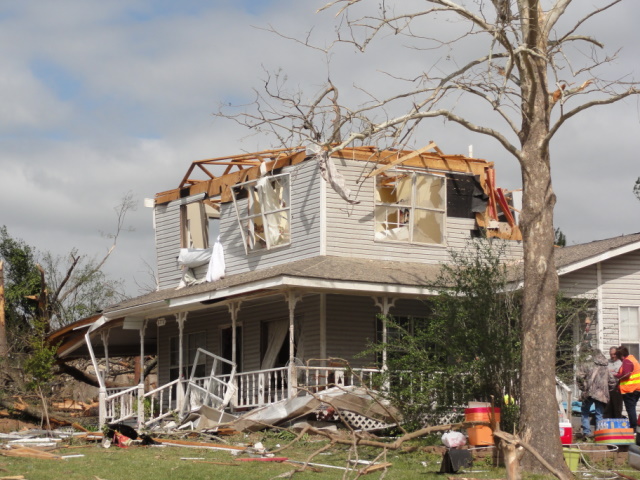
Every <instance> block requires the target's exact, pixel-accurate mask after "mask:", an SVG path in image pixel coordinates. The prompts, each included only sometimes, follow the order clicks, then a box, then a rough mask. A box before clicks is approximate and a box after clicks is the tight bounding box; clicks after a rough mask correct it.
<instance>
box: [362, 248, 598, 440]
mask: <svg viewBox="0 0 640 480" xmlns="http://www.w3.org/2000/svg"><path fill="white" fill-rule="evenodd" d="M451 255H452V263H451V264H445V265H443V266H442V271H441V273H440V275H439V277H438V279H437V281H436V282H435V284H434V285H433V286H432V288H434V289H435V290H436V291H437V292H438V293H437V295H436V297H434V299H433V300H432V301H429V302H428V304H426V305H425V314H424V316H423V317H421V318H412V319H407V318H402V319H400V318H393V317H390V318H388V319H387V322H388V328H389V334H388V341H387V343H386V344H382V343H377V344H375V345H372V346H371V350H370V351H373V352H376V353H381V352H382V351H383V350H385V349H386V351H387V364H388V375H389V377H388V380H389V384H390V386H391V389H390V395H391V399H392V400H393V402H394V404H395V405H396V406H398V408H400V409H401V411H402V412H403V414H404V416H405V419H407V420H408V421H409V422H414V423H419V422H421V421H422V420H423V419H424V418H425V415H428V414H430V413H437V412H438V411H449V410H450V409H451V407H452V406H461V405H466V404H467V403H468V402H469V401H487V402H490V401H493V402H495V404H496V406H501V407H502V408H503V409H504V412H505V413H506V415H505V418H504V419H503V423H502V426H503V429H504V430H507V431H511V430H512V428H513V427H514V426H515V425H516V424H517V418H516V416H515V415H514V414H515V413H517V406H518V405H519V404H520V401H521V388H520V366H521V365H520V364H521V361H522V344H521V338H522V325H521V308H522V292H521V291H519V290H516V289H514V288H513V287H514V285H515V283H516V281H517V279H519V278H520V274H521V272H520V271H519V270H518V269H517V268H514V267H512V268H511V269H510V268H509V267H508V266H507V262H505V244H504V243H503V242H501V241H499V240H494V241H491V242H489V241H486V240H480V239H479V240H475V241H472V242H470V243H469V244H468V245H467V247H466V248H465V249H464V250H463V251H452V252H451ZM592 303H593V301H591V300H572V299H567V298H564V297H563V296H562V295H560V294H559V295H558V298H557V301H556V304H557V315H558V318H557V331H556V335H557V337H558V342H557V346H556V359H557V360H556V369H557V374H558V376H559V377H560V378H561V379H562V380H563V381H565V382H566V381H571V380H572V378H573V365H574V362H575V358H574V352H575V345H576V343H577V342H580V341H582V340H584V339H585V337H584V332H581V331H580V330H579V329H578V326H579V325H580V324H581V323H580V322H579V319H580V318H582V317H585V316H586V315H587V312H589V310H590V309H591V308H592V307H593V305H592ZM370 351H369V352H370ZM407 372H411V373H407ZM416 380H418V381H419V382H420V383H418V384H416ZM505 398H506V399H508V401H507V402H506V403H504V399H505ZM434 407H436V411H435V412H434V411H433V408H434Z"/></svg>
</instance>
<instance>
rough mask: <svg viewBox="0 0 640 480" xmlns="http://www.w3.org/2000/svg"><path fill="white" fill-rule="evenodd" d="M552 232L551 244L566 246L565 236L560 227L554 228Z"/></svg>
mask: <svg viewBox="0 0 640 480" xmlns="http://www.w3.org/2000/svg"><path fill="white" fill-rule="evenodd" d="M554 233H555V240H554V241H553V244H554V245H555V246H556V247H566V246H567V237H566V236H565V234H564V233H562V230H560V227H558V228H556V229H555V230H554Z"/></svg>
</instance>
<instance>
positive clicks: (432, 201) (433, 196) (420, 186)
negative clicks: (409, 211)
mask: <svg viewBox="0 0 640 480" xmlns="http://www.w3.org/2000/svg"><path fill="white" fill-rule="evenodd" d="M444 191H445V190H444V179H443V178H441V177H432V176H428V175H418V176H417V178H416V206H417V207H426V208H436V209H438V210H443V209H444Z"/></svg>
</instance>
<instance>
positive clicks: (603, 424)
mask: <svg viewBox="0 0 640 480" xmlns="http://www.w3.org/2000/svg"><path fill="white" fill-rule="evenodd" d="M614 428H631V426H630V425H629V420H627V419H626V418H604V419H602V420H600V421H599V422H598V424H597V425H596V430H611V429H614Z"/></svg>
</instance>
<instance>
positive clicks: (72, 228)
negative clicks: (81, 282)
mask: <svg viewBox="0 0 640 480" xmlns="http://www.w3.org/2000/svg"><path fill="white" fill-rule="evenodd" d="M409 3H410V2H409V0H404V2H403V5H405V6H407V5H409ZM414 3H415V5H423V2H420V1H417V0H416V1H415V2H413V3H411V5H413V4H414ZM363 4H364V2H363ZM158 5H163V6H164V7H166V8H173V11H168V10H167V11H159V10H158V8H159V7H158ZM177 5H178V4H174V3H172V2H169V3H166V4H165V3H164V2H154V1H151V0H136V1H134V0H118V1H116V0H113V1H109V2H103V1H98V0H59V1H56V2H50V1H46V0H24V1H21V2H11V5H9V6H7V5H3V6H2V7H0V55H2V58H3V63H2V64H1V65H0V138H3V140H4V142H3V148H2V149H1V150H0V172H1V174H0V203H1V204H2V209H0V225H2V224H4V225H7V227H8V228H9V231H10V233H11V234H14V235H16V236H19V237H22V238H23V239H24V240H25V241H27V242H28V243H30V244H33V245H35V246H37V247H38V248H41V249H49V250H52V251H54V252H57V253H63V252H66V251H68V250H69V249H70V248H71V247H74V246H75V247H78V248H80V249H81V250H82V251H84V252H87V253H89V254H100V253H102V252H104V250H105V248H106V247H107V246H108V244H109V242H108V240H106V239H104V238H102V237H101V236H100V233H99V232H100V230H103V231H109V230H111V229H112V225H113V222H114V220H115V216H114V213H113V207H114V206H115V205H116V204H117V203H118V201H119V200H120V198H121V197H122V195H123V194H125V193H126V192H127V191H130V190H131V191H132V192H133V193H134V195H135V196H136V197H137V198H138V200H139V201H140V203H141V202H142V199H143V198H144V197H152V196H153V195H154V193H155V192H158V191H163V190H167V189H171V188H175V187H176V186H177V184H178V182H179V181H180V180H181V179H182V177H183V175H184V173H185V172H186V169H187V168H188V166H189V164H190V163H191V161H193V160H195V159H202V158H210V157H216V156H222V155H229V154H233V153H237V152H239V151H252V150H257V149H260V148H268V147H270V146H271V144H270V142H271V141H272V139H267V138H264V137H251V136H250V137H248V138H247V135H248V134H249V133H250V132H247V131H244V130H242V129H241V128H239V127H238V126H237V125H235V124H233V123H231V122H225V121H223V120H221V119H217V118H215V117H213V116H212V113H213V112H214V111H215V110H216V108H217V105H218V103H219V102H224V101H230V100H231V101H234V102H238V101H242V100H246V99H249V98H251V97H252V93H251V92H252V88H261V80H262V79H263V78H264V76H265V74H264V71H263V66H264V68H266V69H268V70H270V71H273V70H276V69H278V68H280V67H282V68H283V70H284V71H285V72H287V75H288V78H289V85H290V88H292V89H297V88H300V89H302V90H304V91H305V92H307V95H308V96H312V95H313V94H314V93H315V92H316V91H317V90H318V89H319V88H320V86H321V85H322V84H323V82H324V81H325V80H326V78H327V66H326V64H325V61H326V58H325V57H324V55H323V54H321V53H320V52H317V51H311V50H309V49H306V48H304V47H302V46H300V45H298V44H295V43H294V42H292V41H289V40H286V39H284V38H282V37H278V36H277V35H275V34H273V33H269V32H266V31H264V30H261V29H258V28H254V27H255V26H257V27H263V28H267V27H268V25H272V26H273V28H274V29H276V30H277V31H279V32H281V33H282V34H283V35H287V36H292V37H297V38H304V36H305V35H306V32H308V31H309V30H310V29H311V27H314V31H313V33H312V35H311V39H312V40H314V41H316V42H317V43H318V44H321V45H323V44H326V43H328V40H326V39H329V38H331V34H332V32H333V29H334V23H333V15H334V13H335V11H329V12H323V13H320V14H314V11H315V9H316V8H318V7H320V6H322V5H323V2H319V3H318V2H300V1H293V0H279V1H273V2H268V3H262V4H260V5H261V10H260V12H259V13H258V14H255V13H251V12H249V11H247V10H243V9H242V8H241V5H240V4H239V3H238V2H232V1H217V2H210V3H208V4H204V3H203V2H195V3H192V4H189V3H185V4H184V5H185V6H184V7H183V10H182V11H180V8H181V7H180V6H177ZM203 5H204V6H203ZM372 5H373V4H372ZM590 6H591V5H590V4H589V5H586V3H585V2H573V3H572V8H574V9H575V11H576V12H577V11H579V10H583V9H584V8H586V7H590ZM192 7H193V8H196V9H197V11H196V12H195V13H194V12H193V11H189V10H188V9H189V8H192ZM406 8H409V7H406ZM639 13H640V5H639V4H637V2H633V1H625V2H622V4H620V5H619V6H616V7H615V9H613V10H612V11H611V12H610V13H608V14H607V16H606V17H602V18H606V19H607V20H608V22H609V23H605V22H588V23H587V24H586V25H585V27H584V28H583V29H582V30H581V32H582V33H585V32H590V31H597V33H598V35H596V37H598V38H599V39H601V40H603V41H605V42H606V43H607V44H608V45H610V47H609V49H610V51H615V48H613V47H614V46H616V45H624V46H625V48H624V49H623V51H622V52H621V54H620V61H619V62H618V63H617V64H616V65H615V67H614V69H613V70H612V75H613V76H619V75H621V74H622V73H621V72H630V71H633V70H637V66H638V60H639V59H640V52H639V49H640V41H638V40H640V38H638V37H639V35H640V33H638V32H639V31H638V30H637V29H636V28H635V25H634V24H633V22H634V21H635V19H637V18H638V16H639V15H638V14H639ZM457 28H460V26H459V25H456V24H451V23H450V22H441V23H437V24H434V25H432V26H431V27H430V30H429V35H432V36H437V35H438V34H439V32H441V31H446V32H453V31H454V30H455V29H457ZM406 43H407V38H406V37H402V36H393V35H388V36H386V37H385V38H383V39H381V40H380V41H379V42H377V43H375V44H373V45H372V51H371V55H362V54H359V53H356V52H355V49H354V48H353V47H352V46H349V45H343V46H341V47H340V48H338V49H337V50H336V53H335V54H332V55H331V56H330V66H329V72H330V74H331V77H332V79H333V80H334V82H335V83H336V85H338V86H339V88H340V96H341V99H342V100H345V101H348V102H349V103H351V104H357V103H358V102H360V101H362V100H363V99H364V98H365V96H364V95H363V94H362V92H360V91H359V90H358V89H356V88H354V86H362V87H364V88H367V89H368V90H370V91H372V92H375V93H377V94H380V95H382V94H386V93H388V92H389V91H392V90H391V89H392V88H396V87H395V86H394V87H391V86H390V83H389V80H390V77H389V76H388V75H385V74H384V73H382V72H387V73H391V74H393V75H397V76H407V77H410V76H415V75H416V74H417V73H416V72H422V71H425V70H427V71H430V72H432V73H436V72H438V70H439V69H440V67H441V66H442V68H445V67H447V68H448V65H451V64H453V63H454V62H455V61H458V62H459V61H460V59H459V58H456V57H451V58H447V56H446V55H440V54H439V56H437V57H433V54H432V52H430V51H425V50H410V49H404V48H401V47H402V46H403V45H404V44H406ZM472 47H474V45H472V46H471V47H470V50H468V51H467V52H466V54H467V55H471V54H473V53H474V51H473V50H472ZM476 48H477V47H476ZM586 53H590V52H588V51H587V52H586ZM43 62H44V63H43ZM38 66H40V69H39V70H38V68H37V67H38ZM49 74H50V75H49ZM47 75H49V76H47ZM469 106H470V105H466V107H469ZM461 108H462V106H461ZM480 118H483V117H480ZM639 127H640V125H639V114H638V104H637V102H636V101H635V100H629V101H627V102H624V103H621V104H620V105H615V106H610V107H602V108H601V109H597V110H593V111H592V112H590V113H587V114H585V115H582V116H579V117H576V118H575V119H573V120H571V121H570V122H569V123H568V124H567V125H566V126H565V128H564V130H563V131H562V133H560V134H559V135H558V138H557V139H556V140H555V141H554V143H553V145H552V162H553V171H554V185H555V190H556V193H557V195H558V204H557V208H556V219H557V224H558V225H559V226H560V227H561V228H562V229H563V231H564V232H565V233H566V234H567V236H568V238H569V241H570V242H573V241H588V240H591V239H594V238H602V237H605V236H607V235H615V234H619V233H623V232H625V233H631V232H634V231H639V230H640V228H639V225H638V222H637V221H636V219H637V218H638V215H637V214H636V212H637V213H640V202H638V201H637V200H636V199H635V198H634V197H633V195H632V194H631V188H632V185H633V180H634V179H635V178H636V177H637V176H639V175H640V168H638V167H637V162H636V161H635V158H636V157H637V152H638V151H640V148H639V147H640V145H639V143H640V140H639V139H640V135H638V133H639V132H638V129H639ZM421 133H422V138H421V139H417V140H416V144H420V146H421V145H424V144H426V143H427V142H428V141H429V140H432V139H433V140H435V141H436V142H437V143H438V144H439V145H440V146H441V148H442V149H443V150H445V151H446V152H448V153H466V152H467V148H468V145H469V144H473V145H474V151H475V154H476V155H477V156H479V157H481V158H485V159H488V160H492V161H495V163H496V167H497V169H498V181H499V183H500V184H501V185H504V186H507V187H518V186H519V184H520V173H519V170H518V167H517V163H516V161H515V160H514V159H513V158H511V157H510V156H509V155H508V154H506V153H505V152H504V151H503V150H502V149H501V147H500V146H499V145H498V144H497V142H495V141H494V140H491V139H488V138H486V137H482V136H477V135H472V134H469V133H468V132H467V131H466V130H464V129H462V128H460V127H457V126H455V125H452V124H450V123H443V122H442V121H435V122H430V123H428V124H425V125H424V128H423V130H422V132H421ZM7 205H10V208H7V207H6V206H7ZM129 223H130V224H134V225H135V226H136V231H135V232H134V233H130V234H126V235H125V236H123V237H122V240H121V243H120V245H119V247H118V249H117V250H116V253H115V254H114V257H113V258H112V260H111V261H110V265H109V268H108V271H109V272H110V273H112V274H115V275H116V276H122V277H126V278H127V280H128V281H130V278H131V277H132V276H133V275H135V274H136V272H137V271H139V270H141V269H143V267H141V265H142V263H143V262H142V261H141V257H142V258H143V259H144V261H146V262H148V263H153V260H154V256H155V253H154V252H153V238H152V230H151V211H150V210H149V209H145V208H143V207H142V206H140V207H139V208H138V210H137V211H136V212H132V213H131V216H130V221H129ZM132 293H136V292H135V291H134V292H132Z"/></svg>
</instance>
